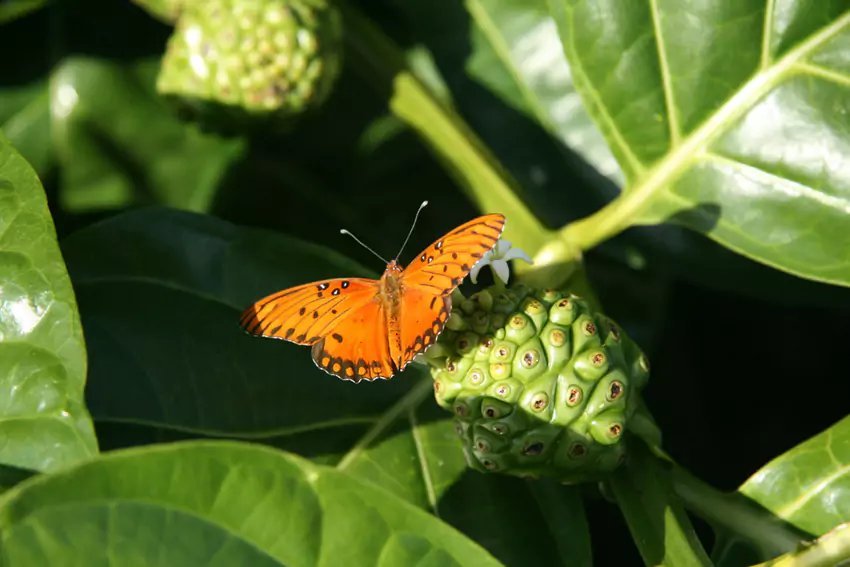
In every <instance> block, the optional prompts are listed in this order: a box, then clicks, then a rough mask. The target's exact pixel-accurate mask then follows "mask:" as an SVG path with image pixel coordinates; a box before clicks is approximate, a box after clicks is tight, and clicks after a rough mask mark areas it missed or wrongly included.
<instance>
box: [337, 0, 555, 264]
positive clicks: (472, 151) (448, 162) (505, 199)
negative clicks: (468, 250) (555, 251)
mask: <svg viewBox="0 0 850 567" xmlns="http://www.w3.org/2000/svg"><path fill="white" fill-rule="evenodd" d="M338 5H339V7H340V9H341V10H342V12H343V16H344V22H345V37H346V47H347V50H346V55H347V56H348V57H349V58H350V60H351V61H352V63H353V64H354V66H355V67H356V69H357V71H358V72H360V73H361V74H362V75H363V76H364V78H365V79H366V80H367V81H368V83H369V84H370V85H371V86H372V87H373V88H375V89H377V90H378V91H379V93H380V94H381V96H385V97H386V98H387V100H388V101H389V106H390V109H391V110H392V112H393V113H394V114H395V115H396V116H398V117H399V118H400V119H402V120H403V121H404V122H405V123H407V124H408V125H409V126H410V127H412V128H413V129H414V130H415V131H416V132H417V133H418V134H419V135H420V136H421V137H422V138H423V139H424V140H425V142H427V144H428V146H429V147H430V148H431V149H432V151H433V152H434V154H435V155H436V157H437V158H438V159H439V160H440V161H441V162H442V163H443V165H444V167H445V168H446V169H447V170H448V171H449V173H450V174H452V176H453V177H454V178H455V179H457V181H458V182H459V183H460V185H461V186H462V187H464V188H465V189H466V190H467V192H468V194H469V196H470V198H472V199H473V201H475V203H477V205H478V206H479V207H480V208H481V209H482V210H485V211H494V212H495V211H498V212H501V213H504V214H505V215H506V216H507V217H508V218H509V222H508V223H507V226H506V231H507V236H508V238H509V239H510V240H511V241H513V242H514V243H515V244H517V245H518V246H519V247H520V248H523V249H524V250H526V251H528V252H529V253H531V254H532V255H534V253H536V251H537V250H539V249H540V248H541V247H542V246H543V245H544V244H545V243H546V242H547V241H549V240H550V239H551V238H552V235H553V234H552V233H550V232H549V231H548V230H546V229H545V228H544V227H543V226H542V225H541V224H540V222H539V221H538V220H537V218H536V217H535V216H534V215H533V214H532V213H531V211H530V210H529V209H528V208H527V207H526V206H525V204H524V203H523V201H522V200H521V199H520V198H519V196H518V195H519V194H520V187H519V184H518V183H517V182H516V180H515V179H513V177H512V176H511V175H510V173H508V172H507V171H506V170H505V169H504V168H503V167H502V166H501V164H499V162H498V160H497V159H496V157H495V156H494V155H493V154H492V153H491V152H490V150H489V148H487V146H486V145H485V144H484V143H483V142H482V141H481V140H480V139H479V138H478V137H477V136H476V135H475V133H474V132H473V131H472V129H471V128H470V127H469V126H468V125H467V124H466V123H465V122H464V121H463V119H462V118H461V117H460V116H458V115H457V113H455V112H454V111H453V110H452V109H450V108H448V107H447V106H446V105H444V104H443V103H441V102H440V101H439V100H438V99H437V98H436V97H435V96H434V95H433V94H432V93H431V92H430V91H429V89H428V88H427V87H426V86H425V85H424V84H423V83H422V82H421V81H420V80H419V79H418V78H417V77H416V76H415V75H414V74H413V73H412V72H411V70H410V69H409V67H408V66H407V64H406V62H405V60H404V56H403V53H402V52H401V50H400V49H399V48H398V47H397V46H396V45H394V44H393V43H392V41H391V40H390V39H389V38H388V37H386V36H385V35H384V34H383V32H382V31H381V30H380V29H379V28H378V27H377V26H375V25H374V24H372V23H371V22H370V21H369V20H368V19H367V18H366V17H364V16H363V15H362V14H360V13H359V12H358V10H357V9H355V8H354V7H352V6H351V5H349V4H348V3H347V2H340V3H339V4H338Z"/></svg>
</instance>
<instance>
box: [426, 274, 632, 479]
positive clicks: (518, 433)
mask: <svg viewBox="0 0 850 567" xmlns="http://www.w3.org/2000/svg"><path fill="white" fill-rule="evenodd" d="M426 356H427V357H428V360H429V362H430V363H431V364H432V370H431V373H432V376H433V378H434V393H435V396H436V399H437V402H438V403H439V404H440V405H441V406H442V407H444V408H446V409H447V410H449V411H451V412H452V413H453V414H454V415H455V417H456V427H457V433H458V435H459V436H460V438H461V439H462V440H463V444H464V453H465V454H466V459H467V461H468V463H469V464H470V466H472V467H473V468H476V469H478V470H481V471H499V472H505V473H509V474H516V475H521V476H525V475H532V476H536V475H548V476H556V477H559V478H560V479H561V480H562V481H565V482H581V481H585V480H593V479H596V478H598V477H599V476H600V475H601V474H603V473H606V472H610V471H611V470H613V469H614V468H616V467H617V465H618V464H619V463H620V462H621V461H622V459H623V456H624V450H625V449H624V444H623V443H621V440H622V438H623V434H624V433H625V431H626V429H627V427H628V422H629V417H630V416H631V415H632V413H633V412H634V410H635V408H636V407H637V405H638V392H639V391H640V390H641V389H642V388H643V386H644V385H645V384H646V382H647V379H648V363H647V361H646V358H645V357H644V356H643V354H642V353H641V352H640V350H639V349H638V348H637V346H636V345H635V344H634V343H633V342H632V341H631V340H630V339H629V338H628V337H626V336H625V335H624V334H623V332H622V331H621V330H620V328H619V327H618V326H617V325H616V324H615V323H614V322H613V321H611V320H610V319H608V318H607V317H605V316H604V315H601V314H598V313H594V312H593V311H592V310H591V309H590V308H589V306H588V304H587V303H586V302H585V301H583V300H582V299H581V298H579V297H576V296H574V295H570V294H569V293H566V292H560V291H556V290H546V291H536V290H532V289H529V288H527V287H524V286H522V285H514V286H511V287H510V288H507V289H506V288H503V287H498V288H497V287H493V288H490V289H488V290H484V291H480V292H478V293H476V294H475V295H473V296H471V297H470V298H468V299H465V300H464V301H461V302H460V303H459V304H458V303H457V302H456V304H455V306H454V310H453V312H452V315H451V318H450V319H449V322H448V324H447V326H446V330H444V331H443V333H442V335H441V336H440V339H439V341H438V342H437V344H436V345H435V346H434V347H433V348H432V349H431V350H429V351H428V353H427V354H426Z"/></svg>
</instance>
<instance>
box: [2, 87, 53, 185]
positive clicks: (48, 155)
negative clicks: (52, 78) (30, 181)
mask: <svg viewBox="0 0 850 567" xmlns="http://www.w3.org/2000/svg"><path fill="white" fill-rule="evenodd" d="M0 128H2V130H3V133H4V134H5V135H6V137H7V138H8V139H9V141H10V142H11V143H12V145H14V146H15V148H16V149H17V150H18V151H19V152H20V153H21V155H23V156H24V158H26V160H27V161H28V162H29V163H30V165H32V166H33V168H34V169H35V171H36V172H37V173H38V174H39V176H42V177H43V176H44V175H45V174H46V173H47V171H48V170H49V168H50V166H51V165H53V163H54V159H55V156H54V155H53V146H52V143H51V141H50V102H49V97H48V96H47V87H46V85H45V81H35V82H33V83H29V84H26V85H22V86H20V87H6V88H4V89H2V90H0Z"/></svg>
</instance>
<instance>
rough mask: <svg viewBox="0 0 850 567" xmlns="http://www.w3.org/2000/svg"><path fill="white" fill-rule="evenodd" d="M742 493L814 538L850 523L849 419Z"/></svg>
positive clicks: (772, 466) (771, 467)
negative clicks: (842, 524)
mask: <svg viewBox="0 0 850 567" xmlns="http://www.w3.org/2000/svg"><path fill="white" fill-rule="evenodd" d="M739 491H740V492H741V493H742V494H744V495H746V496H748V497H749V498H751V499H752V500H754V501H756V502H758V503H759V504H761V505H762V506H764V507H765V508H767V509H768V510H770V511H771V512H773V513H774V514H776V515H777V516H779V517H780V518H783V519H785V520H787V521H789V522H790V523H792V524H794V525H795V526H797V527H799V528H800V529H803V530H805V531H807V532H809V533H812V534H815V535H819V534H823V533H825V532H827V531H828V530H830V529H831V528H833V527H835V526H837V525H838V524H840V523H843V522H848V521H850V417H845V418H844V419H842V420H841V421H839V422H838V423H836V424H835V425H833V426H832V427H830V428H829V429H827V430H825V431H823V432H821V433H819V434H818V435H815V436H814V437H812V438H811V439H809V440H807V441H805V442H803V443H801V444H800V445H797V446H796V447H794V448H793V449H791V450H790V451H788V452H787V453H784V454H782V455H780V456H779V457H777V458H776V459H774V460H772V461H771V462H769V463H768V464H767V465H765V466H764V467H762V468H761V469H760V470H759V471H758V472H757V473H755V474H754V475H753V476H751V477H750V478H749V479H748V480H747V482H745V483H744V484H743V485H742V486H741V487H740V489H739Z"/></svg>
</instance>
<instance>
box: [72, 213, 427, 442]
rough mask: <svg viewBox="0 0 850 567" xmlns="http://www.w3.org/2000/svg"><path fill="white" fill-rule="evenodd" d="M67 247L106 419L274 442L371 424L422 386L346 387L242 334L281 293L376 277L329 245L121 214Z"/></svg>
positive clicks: (202, 221) (195, 219) (214, 223)
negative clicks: (262, 303)
mask: <svg viewBox="0 0 850 567" xmlns="http://www.w3.org/2000/svg"><path fill="white" fill-rule="evenodd" d="M63 244H64V251H65V254H66V257H67V260H68V266H69V270H70V273H71V277H72V280H73V282H74V286H75V289H76V291H77V295H78V298H79V301H80V311H81V313H82V316H83V326H84V329H85V332H86V337H87V340H88V343H89V352H90V359H91V374H90V384H89V389H88V393H87V396H88V400H89V405H90V407H91V410H92V413H93V415H94V417H95V419H96V420H106V421H112V420H118V421H131V422H137V423H146V424H150V425H156V426H161V427H167V428H176V429H182V430H188V431H195V432H203V433H208V434H215V433H220V434H229V435H248V436H251V437H269V438H271V437H275V436H280V435H284V434H286V433H293V432H295V431H301V432H303V431H304V428H305V427H306V428H310V429H322V428H329V427H338V428H346V427H350V426H354V427H357V426H359V425H362V424H364V423H368V422H370V421H371V420H372V419H373V418H374V416H375V415H376V413H378V412H380V410H381V409H382V408H385V407H386V406H387V405H388V404H389V403H391V401H392V400H395V399H396V398H397V397H398V396H399V395H401V394H402V393H403V392H404V391H406V390H407V389H408V388H409V387H410V386H411V385H412V383H413V380H412V377H411V374H413V373H407V374H405V375H404V376H402V377H401V378H400V379H396V380H392V381H390V382H383V381H382V382H376V383H364V384H357V385H355V384H353V383H350V382H344V381H342V380H338V379H336V378H334V377H331V376H329V375H327V374H325V373H323V372H321V371H319V370H318V369H317V368H316V367H315V366H314V364H313V362H312V360H311V359H310V353H309V349H306V348H303V347H299V346H296V345H293V344H290V343H283V342H280V341H274V340H268V339H266V340H263V339H257V338H254V337H250V336H248V335H246V334H245V333H244V332H243V331H242V329H241V328H240V327H239V324H238V321H239V314H240V313H241V311H242V310H243V309H244V308H245V307H246V306H247V305H249V304H250V303H251V302H252V301H254V300H256V299H257V298H259V297H262V296H264V295H267V294H269V293H271V292H273V291H276V290H278V289H282V288H285V287H288V286H291V285H295V284H297V283H304V282H307V281H312V280H316V279H321V278H323V277H339V276H345V275H352V276H357V275H361V276H362V275H368V273H366V272H365V271H364V269H363V268H361V267H360V266H358V265H356V264H354V263H353V262H351V261H349V260H346V259H345V258H344V257H342V256H340V255H338V254H334V253H332V252H331V251H329V250H327V249H325V248H322V247H318V246H315V245H310V244H307V243H304V242H302V241H299V240H295V239H291V238H287V237H284V236H281V235H278V234H275V233H271V232H268V231H262V230H252V229H242V228H238V227H236V226H234V225H232V224H229V223H225V222H222V221H218V220H216V219H213V218H211V217H203V216H198V215H193V214H190V213H183V212H180V211H175V210H167V209H147V210H142V211H138V212H134V213H128V214H125V215H120V216H117V217H113V218H112V219H110V220H108V221H105V222H102V223H100V224H97V225H93V226H92V227H90V228H88V229H85V230H83V231H81V232H78V233H76V234H74V235H72V236H71V237H70V238H68V239H67V240H66V241H65V242H64V243H63Z"/></svg>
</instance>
